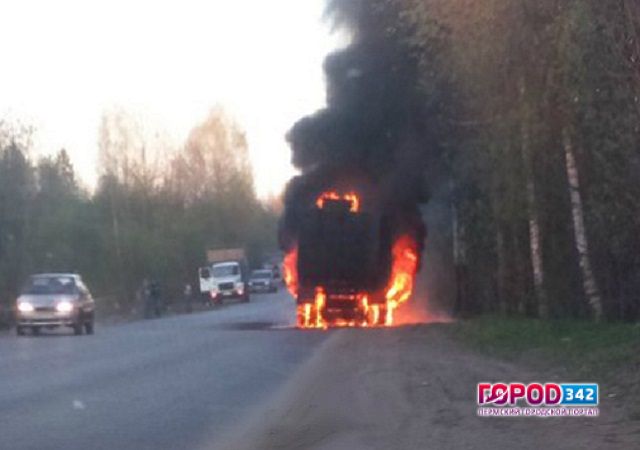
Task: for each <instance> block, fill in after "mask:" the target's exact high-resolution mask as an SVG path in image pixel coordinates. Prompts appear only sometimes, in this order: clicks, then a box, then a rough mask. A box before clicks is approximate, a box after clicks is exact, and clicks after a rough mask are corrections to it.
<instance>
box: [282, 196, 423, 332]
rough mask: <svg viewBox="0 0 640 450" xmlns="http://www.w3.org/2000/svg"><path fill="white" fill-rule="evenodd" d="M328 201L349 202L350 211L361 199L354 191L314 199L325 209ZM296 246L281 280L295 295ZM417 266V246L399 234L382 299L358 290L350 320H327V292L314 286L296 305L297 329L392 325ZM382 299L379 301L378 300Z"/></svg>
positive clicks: (406, 298) (410, 238) (355, 207)
mask: <svg viewBox="0 0 640 450" xmlns="http://www.w3.org/2000/svg"><path fill="white" fill-rule="evenodd" d="M327 200H343V201H347V202H349V204H350V206H349V211H350V212H353V213H357V212H359V211H360V198H359V197H358V195H357V194H355V193H354V192H348V193H345V194H339V193H338V192H336V191H327V192H323V193H322V194H320V196H318V198H317V199H316V203H315V204H316V207H318V208H319V209H322V208H324V206H325V202H326V201H327ZM297 265H298V247H297V245H296V246H294V247H293V248H292V249H291V250H290V251H289V252H288V253H287V255H286V256H285V258H284V264H283V266H284V280H285V283H286V285H287V288H288V289H289V292H291V295H293V296H294V297H297V294H298V266H297ZM417 268H418V248H417V243H416V242H415V240H414V239H413V238H412V237H411V236H409V235H402V236H400V237H399V238H398V239H397V240H396V241H395V242H394V244H393V248H392V267H391V275H390V277H389V281H388V283H387V286H386V288H385V290H384V298H383V299H380V298H378V300H377V301H375V299H374V298H371V297H370V295H369V294H370V293H367V292H361V293H358V294H353V295H350V296H349V297H350V298H349V300H352V301H353V303H354V309H355V314H354V316H353V317H355V318H352V319H345V318H337V319H336V318H332V319H330V324H329V323H328V322H327V319H325V317H327V315H326V314H325V309H326V306H327V292H326V290H325V288H324V287H323V286H316V288H315V293H314V297H313V299H305V300H304V302H303V303H300V304H298V307H297V322H298V327H299V328H316V329H327V328H328V326H329V325H331V326H332V327H356V326H361V327H369V326H392V325H393V323H394V312H395V310H396V309H397V308H398V307H399V306H400V305H402V304H403V303H405V302H407V301H408V300H409V297H411V294H412V292H413V287H414V278H415V275H416V271H417ZM380 300H382V302H380Z"/></svg>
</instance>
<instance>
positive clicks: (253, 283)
mask: <svg viewBox="0 0 640 450" xmlns="http://www.w3.org/2000/svg"><path fill="white" fill-rule="evenodd" d="M249 289H250V290H251V292H277V291H278V286H277V284H276V282H275V280H274V279H273V271H272V270H270V269H261V270H254V271H253V272H251V278H249Z"/></svg>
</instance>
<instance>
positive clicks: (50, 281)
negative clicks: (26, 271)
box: [16, 273, 95, 336]
mask: <svg viewBox="0 0 640 450" xmlns="http://www.w3.org/2000/svg"><path fill="white" fill-rule="evenodd" d="M94 322H95V302H94V300H93V297H92V296H91V293H90V292H89V289H87V287H86V285H85V284H84V282H83V281H82V278H81V277H80V275H77V274H73V273H44V274H38V275H32V276H31V277H29V279H28V280H27V282H26V283H25V285H24V287H23V288H22V291H21V293H20V296H19V297H18V299H17V300H16V333H17V334H18V335H19V336H22V335H23V334H25V331H26V330H27V329H30V330H31V332H32V333H33V334H38V333H39V332H40V330H41V329H42V328H56V327H61V326H66V327H71V328H72V329H73V332H74V334H76V335H80V334H82V332H83V330H84V331H85V332H86V333H87V334H93V331H94Z"/></svg>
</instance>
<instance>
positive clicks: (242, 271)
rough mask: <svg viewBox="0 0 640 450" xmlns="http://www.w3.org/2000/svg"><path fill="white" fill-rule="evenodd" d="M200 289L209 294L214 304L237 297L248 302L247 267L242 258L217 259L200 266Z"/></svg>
mask: <svg viewBox="0 0 640 450" xmlns="http://www.w3.org/2000/svg"><path fill="white" fill-rule="evenodd" d="M199 275H200V291H201V292H202V293H205V294H207V295H208V296H209V298H210V301H211V302H213V303H214V304H221V303H222V302H223V301H224V300H225V299H232V298H237V299H240V300H242V301H243V302H248V301H249V299H250V297H249V286H248V278H249V274H248V269H247V265H246V264H245V263H244V260H230V261H218V262H214V263H212V264H211V265H209V266H205V267H201V268H200V270H199Z"/></svg>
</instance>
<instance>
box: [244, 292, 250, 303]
mask: <svg viewBox="0 0 640 450" xmlns="http://www.w3.org/2000/svg"><path fill="white" fill-rule="evenodd" d="M250 301H251V295H250V294H249V292H246V293H245V294H244V297H242V302H243V303H249V302H250Z"/></svg>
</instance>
